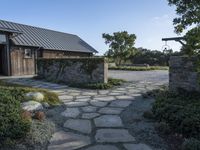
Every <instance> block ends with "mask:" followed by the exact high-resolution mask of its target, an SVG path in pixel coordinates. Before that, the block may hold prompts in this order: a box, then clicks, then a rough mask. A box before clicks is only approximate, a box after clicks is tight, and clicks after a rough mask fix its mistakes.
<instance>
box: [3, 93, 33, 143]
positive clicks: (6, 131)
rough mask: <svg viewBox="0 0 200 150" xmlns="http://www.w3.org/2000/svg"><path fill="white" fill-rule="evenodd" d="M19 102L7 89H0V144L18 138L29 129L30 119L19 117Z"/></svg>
mask: <svg viewBox="0 0 200 150" xmlns="http://www.w3.org/2000/svg"><path fill="white" fill-rule="evenodd" d="M21 112H22V110H21V107H20V102H19V101H18V100H17V99H16V98H15V96H13V95H12V94H11V92H10V91H8V90H2V89H1V90H0V115H1V116H0V144H3V142H4V141H8V139H18V138H22V137H24V136H25V135H26V133H27V132H28V131H29V129H30V121H29V120H23V119H22V117H21Z"/></svg>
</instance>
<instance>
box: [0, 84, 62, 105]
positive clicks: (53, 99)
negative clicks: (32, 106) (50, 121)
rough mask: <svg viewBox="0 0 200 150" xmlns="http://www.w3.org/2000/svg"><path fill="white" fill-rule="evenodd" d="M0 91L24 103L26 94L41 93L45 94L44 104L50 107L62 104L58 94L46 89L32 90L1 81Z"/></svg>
mask: <svg viewBox="0 0 200 150" xmlns="http://www.w3.org/2000/svg"><path fill="white" fill-rule="evenodd" d="M0 90H5V91H9V92H10V93H11V95H13V96H14V97H15V98H16V99H18V101H20V102H23V101H26V99H25V97H24V96H25V93H28V92H41V93H43V94H44V100H43V102H47V103H48V104H50V105H58V104H59V103H60V101H59V98H58V96H57V94H55V93H53V92H49V91H47V90H44V89H39V88H31V87H27V86H23V85H17V84H11V83H7V82H5V81H0Z"/></svg>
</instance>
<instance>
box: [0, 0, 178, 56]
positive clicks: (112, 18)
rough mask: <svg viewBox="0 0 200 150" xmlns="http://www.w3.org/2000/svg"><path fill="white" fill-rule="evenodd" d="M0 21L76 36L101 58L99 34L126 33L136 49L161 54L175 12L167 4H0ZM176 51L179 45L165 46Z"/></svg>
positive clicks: (21, 0) (55, 0)
mask: <svg viewBox="0 0 200 150" xmlns="http://www.w3.org/2000/svg"><path fill="white" fill-rule="evenodd" d="M0 2H1V6H3V7H1V9H0V19H2V20H7V21H13V22H17V23H23V24H28V25H32V26H38V27H42V28H49V29H52V30H57V31H62V32H66V33H72V34H77V35H78V36H80V37H81V38H82V39H83V40H85V41H86V42H88V43H89V44H90V45H91V46H93V47H94V48H95V49H97V50H98V51H99V54H103V53H105V52H106V50H107V49H108V46H106V45H105V43H104V39H102V33H110V34H111V33H113V32H117V31H124V30H126V31H128V32H129V33H134V34H136V36H137V40H136V45H135V46H136V47H144V48H148V49H152V50H162V46H163V45H164V42H162V41H161V39H162V38H163V37H176V36H178V35H176V34H175V33H174V26H173V22H172V21H173V18H174V17H175V16H176V15H175V8H173V7H170V6H168V4H167V0H9V1H6V0H0ZM168 45H169V46H170V48H172V49H173V50H176V51H178V50H179V49H180V47H181V45H180V44H179V43H176V42H168Z"/></svg>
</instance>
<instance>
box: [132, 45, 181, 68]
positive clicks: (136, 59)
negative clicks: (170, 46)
mask: <svg viewBox="0 0 200 150" xmlns="http://www.w3.org/2000/svg"><path fill="white" fill-rule="evenodd" d="M177 55H180V53H179V52H173V51H172V50H167V51H166V50H165V51H163V52H161V51H158V50H149V49H145V48H138V49H137V51H136V54H135V55H134V56H131V57H130V58H131V59H130V60H131V62H132V63H133V64H149V65H151V66H168V65H169V58H170V56H177Z"/></svg>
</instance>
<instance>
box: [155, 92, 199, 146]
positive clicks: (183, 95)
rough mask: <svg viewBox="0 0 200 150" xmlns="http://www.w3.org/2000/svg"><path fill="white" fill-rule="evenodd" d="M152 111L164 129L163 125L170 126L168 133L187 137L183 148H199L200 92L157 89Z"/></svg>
mask: <svg viewBox="0 0 200 150" xmlns="http://www.w3.org/2000/svg"><path fill="white" fill-rule="evenodd" d="M152 111H153V114H154V117H155V119H156V120H157V121H158V122H160V124H162V129H163V125H164V126H165V127H164V128H165V129H166V128H168V129H167V130H168V132H167V133H168V134H169V133H172V134H176V135H179V136H180V137H182V138H185V139H187V140H186V141H185V142H184V143H183V146H182V149H184V150H198V148H199V147H200V94H199V93H196V92H186V91H184V90H179V92H177V93H172V92H170V91H167V90H165V91H160V92H158V91H157V94H156V101H155V103H154V104H153V109H152ZM169 130H170V131H169ZM163 133H164V132H163ZM192 143H193V144H192ZM190 145H193V147H191V146H190ZM188 147H190V148H188Z"/></svg>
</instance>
